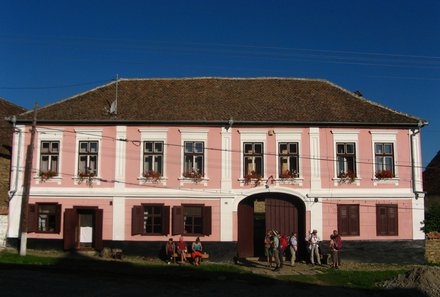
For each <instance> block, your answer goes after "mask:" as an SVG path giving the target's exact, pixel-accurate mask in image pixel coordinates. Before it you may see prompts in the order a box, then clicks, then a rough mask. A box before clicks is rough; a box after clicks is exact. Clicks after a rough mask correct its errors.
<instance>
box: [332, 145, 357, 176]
mask: <svg viewBox="0 0 440 297" xmlns="http://www.w3.org/2000/svg"><path fill="white" fill-rule="evenodd" d="M336 173H337V176H338V177H347V176H350V177H356V146H355V143H354V142H338V143H336Z"/></svg>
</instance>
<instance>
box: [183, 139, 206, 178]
mask: <svg viewBox="0 0 440 297" xmlns="http://www.w3.org/2000/svg"><path fill="white" fill-rule="evenodd" d="M204 146H205V144H204V142H202V141H185V143H184V148H185V149H184V156H183V158H184V168H183V170H184V172H183V176H185V177H192V176H195V175H197V176H204V175H205V172H204V158H205V151H204Z"/></svg>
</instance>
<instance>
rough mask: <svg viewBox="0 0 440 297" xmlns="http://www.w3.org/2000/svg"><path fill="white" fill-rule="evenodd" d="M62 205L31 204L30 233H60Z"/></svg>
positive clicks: (29, 214)
mask: <svg viewBox="0 0 440 297" xmlns="http://www.w3.org/2000/svg"><path fill="white" fill-rule="evenodd" d="M60 227H61V205H60V204H57V203H36V204H29V213H28V232H38V233H60Z"/></svg>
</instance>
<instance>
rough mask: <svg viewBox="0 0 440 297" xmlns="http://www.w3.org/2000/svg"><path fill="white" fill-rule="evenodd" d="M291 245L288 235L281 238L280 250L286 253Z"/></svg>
mask: <svg viewBox="0 0 440 297" xmlns="http://www.w3.org/2000/svg"><path fill="white" fill-rule="evenodd" d="M288 245H289V241H288V239H287V236H286V235H282V236H281V238H280V250H282V251H284V250H285V249H286V247H287V246H288Z"/></svg>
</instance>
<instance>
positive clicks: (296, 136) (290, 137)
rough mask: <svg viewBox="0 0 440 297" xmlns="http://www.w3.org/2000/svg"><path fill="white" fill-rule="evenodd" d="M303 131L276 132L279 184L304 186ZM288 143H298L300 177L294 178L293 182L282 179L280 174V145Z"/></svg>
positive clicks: (277, 179)
mask: <svg viewBox="0 0 440 297" xmlns="http://www.w3.org/2000/svg"><path fill="white" fill-rule="evenodd" d="M302 133H303V131H302V130H275V137H276V157H277V161H276V176H277V178H276V181H277V182H278V183H282V184H286V183H294V184H299V185H300V186H302V184H303V181H304V175H303V167H302V158H301V153H302V142H301V140H302ZM286 142H290V143H292V142H295V143H298V170H299V176H298V177H296V178H293V179H291V180H285V179H284V180H283V179H280V177H279V173H280V164H279V153H280V152H279V149H280V143H286Z"/></svg>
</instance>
